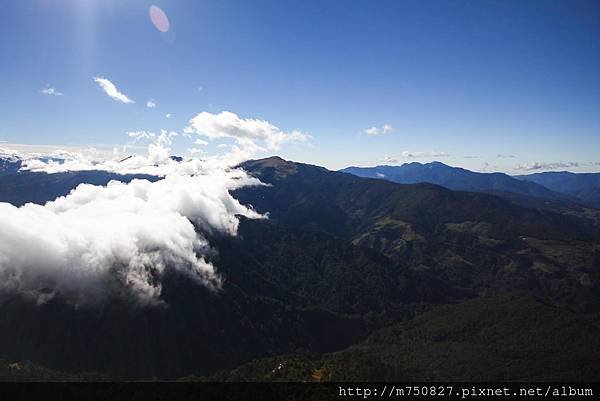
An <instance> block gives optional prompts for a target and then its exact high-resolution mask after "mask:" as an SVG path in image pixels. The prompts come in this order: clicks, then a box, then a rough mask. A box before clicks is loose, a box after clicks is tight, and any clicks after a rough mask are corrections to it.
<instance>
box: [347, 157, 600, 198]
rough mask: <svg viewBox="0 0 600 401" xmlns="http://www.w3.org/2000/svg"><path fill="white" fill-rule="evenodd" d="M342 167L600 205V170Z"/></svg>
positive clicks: (434, 164)
mask: <svg viewBox="0 0 600 401" xmlns="http://www.w3.org/2000/svg"><path fill="white" fill-rule="evenodd" d="M340 171H342V172H345V173H350V174H354V175H356V176H359V177H367V178H379V179H384V180H388V181H392V182H396V183H400V184H416V183H423V182H428V183H432V184H437V185H441V186H443V187H446V188H449V189H453V190H460V191H476V192H486V193H493V194H496V195H498V196H502V197H505V198H507V199H512V200H513V201H518V200H521V201H523V200H525V199H531V198H539V199H542V200H544V201H554V202H561V203H563V204H581V205H585V206H589V207H595V208H597V207H600V203H599V195H600V173H587V174H576V173H568V172H547V173H538V174H530V175H521V176H510V175H508V174H504V173H478V172H473V171H469V170H466V169H463V168H459V167H451V166H448V165H446V164H444V163H440V162H432V163H427V164H421V163H417V162H414V163H406V164H403V165H400V166H376V167H347V168H345V169H342V170H340ZM540 203H541V202H540Z"/></svg>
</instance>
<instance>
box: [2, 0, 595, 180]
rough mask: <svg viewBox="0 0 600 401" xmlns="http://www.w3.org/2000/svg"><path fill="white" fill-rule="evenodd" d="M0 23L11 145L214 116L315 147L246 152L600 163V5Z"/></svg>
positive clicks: (260, 9) (5, 126)
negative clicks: (161, 23) (251, 121)
mask: <svg viewBox="0 0 600 401" xmlns="http://www.w3.org/2000/svg"><path fill="white" fill-rule="evenodd" d="M152 5H156V6H158V7H160V8H161V9H162V10H163V11H164V13H165V14H166V15H167V16H168V19H169V21H170V29H169V31H167V32H164V33H163V32H160V31H159V30H158V29H157V28H156V27H155V26H154V25H153V24H152V23H151V21H150V18H149V8H150V7H151V6H152ZM2 15H3V17H4V18H3V24H2V25H1V26H0V33H1V34H0V49H1V51H2V55H3V62H2V63H1V66H0V72H1V74H2V86H3V89H2V92H1V94H0V141H3V142H5V143H8V144H38V145H39V144H44V145H56V146H75V147H86V146H88V145H93V146H96V147H104V146H105V147H107V148H112V147H113V146H115V145H119V144H123V143H125V142H126V141H127V140H128V138H127V135H126V132H129V131H140V130H147V131H153V132H158V131H160V129H165V130H169V131H176V132H181V131H182V130H183V129H184V128H185V127H186V126H188V125H189V121H190V120H191V119H192V118H193V117H194V116H196V115H198V113H200V112H209V113H219V112H221V111H224V110H227V111H231V112H233V113H235V114H237V115H238V116H239V117H240V118H256V119H264V120H267V121H269V122H270V123H271V124H274V125H276V126H277V127H279V128H281V129H282V130H283V131H285V132H290V131H292V130H300V131H302V132H303V133H307V134H309V135H310V136H311V137H312V139H310V141H308V142H304V143H287V144H284V145H282V146H281V148H279V149H278V150H277V151H267V152H263V153H261V154H259V155H257V156H262V155H268V154H273V153H277V154H280V155H281V156H283V157H285V158H290V159H293V160H297V161H303V162H309V163H316V164H320V165H324V166H326V167H329V168H336V169H337V168H342V167H345V166H348V165H376V164H383V162H382V160H384V159H385V158H386V157H388V160H389V162H390V163H393V162H397V163H402V162H410V161H431V160H435V159H437V160H441V161H443V162H445V163H448V164H451V165H458V166H464V167H467V168H471V169H474V170H501V171H508V172H517V170H515V169H514V167H515V166H517V165H519V164H521V165H528V166H530V167H531V168H535V169H536V170H544V169H551V168H557V169H569V170H573V171H598V170H600V165H597V164H596V165H594V164H593V163H598V162H600V153H599V152H598V149H600V73H599V72H600V3H599V2H597V1H451V0H446V1H400V0H397V1H372V0H371V1H281V0H278V1H276V0H273V1H261V0H256V1H252V2H250V1H228V0H214V1H212V0H211V1H191V0H190V1H184V0H164V1H157V0H156V1H144V0H127V1H126V0H29V1H22V0H9V1H5V2H2ZM94 77H104V78H106V79H108V80H110V81H111V82H112V83H114V84H115V85H116V87H117V88H118V90H119V91H121V92H122V93H123V94H125V95H127V96H128V97H129V98H131V99H133V100H135V103H131V104H125V103H122V102H118V101H115V100H114V99H112V98H110V97H109V96H107V95H106V94H105V93H104V92H103V91H102V90H101V88H100V87H99V86H98V84H97V83H96V82H94V79H93V78H94ZM49 88H53V89H54V91H55V92H54V94H44V93H42V91H43V90H46V92H48V89H49ZM200 88H201V90H200ZM57 92H58V93H61V94H62V95H61V96H56V93H57ZM149 99H154V100H155V102H156V104H157V107H155V108H148V107H147V106H146V103H147V101H148V100H149ZM167 114H170V115H171V118H167V117H166V115H167ZM385 125H389V126H390V127H393V130H392V129H388V130H386V131H389V132H386V133H385V134H383V133H382V131H383V128H382V127H384V126H385ZM372 127H376V128H377V131H375V130H371V131H370V132H371V133H373V132H377V133H380V135H368V134H366V133H365V130H367V129H369V128H372ZM1 145H2V144H0V146H1ZM188 145H189V144H186V143H183V142H177V141H176V142H175V143H174V145H173V149H174V151H176V152H178V153H181V152H185V149H186V148H188V147H189V146H188ZM216 145H217V142H211V143H210V145H209V146H208V147H207V151H208V152H216V151H220V149H219V148H217V146H216ZM499 155H502V156H504V157H498V156H499ZM535 163H537V164H535ZM576 164H577V165H578V166H576ZM520 172H522V171H520Z"/></svg>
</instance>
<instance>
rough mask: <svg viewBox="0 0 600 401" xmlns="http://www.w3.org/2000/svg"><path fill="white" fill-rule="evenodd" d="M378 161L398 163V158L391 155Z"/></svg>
mask: <svg viewBox="0 0 600 401" xmlns="http://www.w3.org/2000/svg"><path fill="white" fill-rule="evenodd" d="M380 161H381V162H383V163H398V159H396V158H395V157H392V156H385V157H384V158H383V159H381V160H380Z"/></svg>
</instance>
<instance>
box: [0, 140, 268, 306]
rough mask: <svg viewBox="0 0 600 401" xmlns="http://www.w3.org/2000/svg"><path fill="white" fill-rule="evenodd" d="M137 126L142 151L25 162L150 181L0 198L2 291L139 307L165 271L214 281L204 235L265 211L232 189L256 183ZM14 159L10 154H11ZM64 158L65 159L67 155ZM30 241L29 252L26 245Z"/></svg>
mask: <svg viewBox="0 0 600 401" xmlns="http://www.w3.org/2000/svg"><path fill="white" fill-rule="evenodd" d="M151 134H152V133H147V132H143V131H142V132H140V133H138V135H140V136H144V135H147V136H148V137H150V138H153V141H154V143H151V144H150V145H149V152H148V155H147V156H135V157H131V158H128V159H127V160H125V161H122V162H119V161H107V162H104V163H102V164H98V163H97V164H90V162H89V160H77V159H76V157H75V156H74V155H73V154H71V155H69V156H68V157H72V158H73V159H72V160H68V161H63V162H62V163H58V162H56V161H54V160H52V159H49V160H41V159H36V160H37V162H35V161H34V160H26V161H25V162H26V163H28V166H26V167H24V168H25V169H29V170H34V171H45V172H52V171H53V168H54V167H56V166H55V165H60V166H61V169H62V171H67V170H68V169H73V170H81V169H82V167H83V168H84V169H95V170H100V169H101V170H108V171H116V172H123V171H125V170H127V172H130V173H134V172H154V173H157V175H161V176H163V177H164V178H163V179H160V180H158V181H156V182H151V181H148V180H140V179H136V180H133V181H131V182H130V183H122V182H118V181H111V182H110V183H109V184H108V185H107V186H105V187H103V186H95V185H90V184H81V185H79V186H77V187H76V188H75V189H74V190H72V191H71V193H70V194H68V195H67V196H65V197H61V198H58V199H56V200H54V201H52V202H48V203H46V204H45V205H36V204H26V205H24V206H21V207H15V206H13V205H11V204H8V203H0V226H1V227H2V230H0V293H18V294H20V295H22V296H25V297H27V298H31V299H33V300H35V301H36V302H38V303H44V302H46V301H47V300H49V299H51V298H53V297H55V296H58V295H60V296H61V297H62V298H64V299H67V300H68V301H69V302H71V303H72V304H73V305H75V306H85V305H89V304H97V303H100V302H103V301H105V300H107V299H112V298H115V297H119V298H123V297H125V298H127V299H131V300H133V301H135V303H137V304H140V305H149V304H156V303H160V302H161V301H160V294H161V290H162V279H163V278H164V277H165V274H167V273H168V272H170V271H174V272H178V273H179V274H184V275H186V276H187V277H189V278H190V279H192V280H194V281H196V282H198V283H199V284H202V285H206V286H208V287H210V288H218V287H219V286H220V284H221V278H220V276H219V274H218V272H217V271H216V269H215V267H214V266H213V264H212V263H211V256H213V255H214V253H215V251H214V250H213V249H211V247H210V244H209V242H208V240H207V235H208V234H215V233H220V234H222V235H235V234H236V231H237V227H238V217H237V216H238V215H243V216H246V217H249V218H262V217H263V216H261V215H259V214H258V213H256V212H255V211H253V210H252V209H250V208H248V207H246V206H244V205H241V204H240V203H239V202H238V201H237V200H236V199H235V198H233V197H232V196H231V195H230V193H229V191H230V190H233V189H236V188H240V187H243V186H248V185H261V183H260V181H258V180H257V179H255V178H253V177H250V176H248V175H247V174H246V173H245V172H244V171H242V170H240V169H235V168H229V167H223V164H219V163H215V162H214V160H210V161H201V160H198V159H188V160H184V161H181V162H178V161H175V160H173V158H171V157H170V151H169V149H168V148H166V147H165V146H164V144H165V143H167V144H168V143H169V141H170V137H172V134H173V133H167V132H162V133H161V134H160V135H154V134H152V135H151ZM13 157H17V156H16V155H13ZM65 157H67V156H65ZM32 247H35V252H31V250H32Z"/></svg>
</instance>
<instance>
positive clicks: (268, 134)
mask: <svg viewBox="0 0 600 401" xmlns="http://www.w3.org/2000/svg"><path fill="white" fill-rule="evenodd" d="M190 127H191V128H192V129H193V131H194V132H195V133H197V134H198V135H202V136H205V137H207V138H208V139H209V140H211V141H212V140H215V139H222V138H233V139H234V140H235V141H236V143H237V144H238V145H239V146H241V149H239V150H240V151H244V152H246V153H249V154H251V153H254V152H256V151H264V150H265V149H264V147H263V145H264V146H266V148H267V149H269V150H278V149H279V148H280V146H281V145H282V144H284V143H287V142H305V141H306V140H308V139H309V138H310V136H309V135H307V134H304V133H302V132H300V131H292V132H284V131H282V130H281V129H279V128H278V127H276V126H275V125H273V124H271V123H270V122H268V121H265V120H258V119H249V118H248V119H244V118H240V117H238V116H237V115H236V114H234V113H232V112H229V111H222V112H221V113H219V114H212V113H209V112H202V113H200V114H198V115H197V116H196V117H194V118H192V119H191V120H190ZM184 131H185V130H184ZM188 131H189V130H188ZM259 143H260V144H259Z"/></svg>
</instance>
